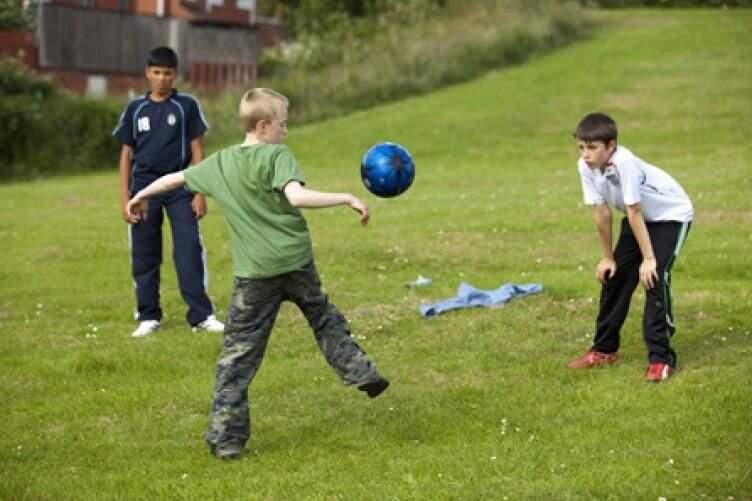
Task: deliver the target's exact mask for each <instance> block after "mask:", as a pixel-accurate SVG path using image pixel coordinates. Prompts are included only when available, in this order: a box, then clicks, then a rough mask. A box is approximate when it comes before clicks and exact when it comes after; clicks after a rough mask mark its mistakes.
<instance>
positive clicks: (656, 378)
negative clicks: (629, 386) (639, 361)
mask: <svg viewBox="0 0 752 501" xmlns="http://www.w3.org/2000/svg"><path fill="white" fill-rule="evenodd" d="M673 373H674V368H673V367H671V366H670V365H668V364H650V365H649V366H648V370H646V371H645V379H646V380H648V381H652V382H654V383H658V382H660V381H663V380H664V379H668V378H670V377H671V374H673Z"/></svg>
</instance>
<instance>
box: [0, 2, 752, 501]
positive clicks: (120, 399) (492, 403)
mask: <svg viewBox="0 0 752 501" xmlns="http://www.w3.org/2000/svg"><path fill="white" fill-rule="evenodd" d="M601 19H602V21H603V23H604V29H603V30H601V31H600V32H599V33H598V34H597V35H595V36H594V37H593V38H591V39H589V40H587V41H584V42H581V43H577V44H575V45H572V46H570V47H569V48H566V49H564V50H561V51H559V52H556V53H554V54H551V55H548V56H545V57H542V58H539V59H536V60H534V61H531V62H530V63H528V64H526V65H524V66H520V67H517V68H513V69H509V70H504V71H499V72H494V73H491V74H489V75H487V76H485V77H483V78H481V79H479V80H477V81H473V82H471V83H468V84H464V85H458V86H454V87H451V88H447V89H445V90H442V91H439V92H435V93H433V94H430V95H427V96H424V97H420V98H415V99H409V100H406V101H403V102H399V103H394V104H393V105H389V106H385V107H381V108H377V109H372V110H369V111H365V112H360V113H356V114H353V115H351V116H347V117H343V118H341V119H338V120H332V121H327V122H323V123H318V124H315V125H311V126H307V127H303V128H299V129H296V128H295V127H294V124H292V131H291V134H290V137H289V141H288V142H289V144H290V145H291V147H292V148H293V150H294V151H295V152H296V154H297V156H298V159H299V161H300V163H301V164H302V166H303V168H304V170H305V172H306V175H307V177H308V181H309V186H311V187H313V188H318V189H325V190H329V191H340V190H343V191H344V190H347V191H351V192H354V193H356V194H358V195H362V196H363V197H364V198H365V199H366V200H367V201H368V202H369V203H370V204H371V206H372V212H373V219H372V223H371V224H370V225H369V226H368V227H367V228H361V227H359V225H358V224H357V221H356V218H355V216H354V215H352V214H351V212H350V211H349V210H347V209H344V208H342V209H332V210H327V211H308V212H307V217H308V219H309V222H310V226H311V230H312V233H313V238H314V241H315V252H316V253H317V264H318V267H319V269H320V271H321V273H322V275H323V281H324V284H325V287H326V288H327V290H328V292H329V293H330V296H331V299H332V301H333V302H334V303H336V304H337V305H338V306H339V307H340V308H341V309H342V311H343V312H344V313H345V314H346V316H347V317H348V318H349V319H350V320H351V322H352V327H353V331H354V335H355V337H356V338H357V340H358V342H359V343H361V345H362V346H363V347H364V348H365V349H366V350H367V351H368V353H369V355H370V356H371V357H372V358H373V359H374V360H375V361H376V362H377V363H378V365H379V367H380V368H381V370H382V372H383V373H384V374H385V375H386V376H387V377H389V378H390V379H391V380H392V383H393V386H392V387H391V388H390V389H389V390H388V391H387V393H385V394H384V395H383V396H381V397H379V398H378V399H376V400H373V401H371V400H369V399H367V398H365V397H364V396H363V395H362V394H359V393H358V392H356V391H353V390H352V389H349V388H343V387H341V386H340V385H339V383H338V382H337V380H336V378H335V377H334V375H333V374H332V373H331V372H330V371H329V369H328V368H327V367H326V364H325V363H324V361H323V359H322V357H321V356H320V355H319V354H318V352H317V349H316V346H315V343H314V342H313V339H312V336H311V335H310V333H309V331H308V329H307V325H306V323H305V321H304V320H303V318H302V316H301V315H300V314H299V313H298V312H297V311H296V310H295V309H294V308H293V307H291V306H286V307H285V308H283V310H282V312H281V315H280V318H279V320H278V323H277V327H276V329H275V332H274V335H273V336H272V341H271V343H270V346H269V349H268V351H267V357H266V360H265V362H264V365H263V368H262V370H261V372H260V373H259V376H258V377H257V379H256V380H255V382H254V384H253V385H252V392H251V393H252V396H251V398H252V416H253V430H254V436H253V437H252V439H251V441H250V442H249V444H248V454H247V456H246V457H245V458H244V459H242V460H240V461H237V462H232V463H226V462H220V461H217V460H216V459H214V458H212V457H211V456H210V455H209V454H208V452H207V449H206V447H205V446H204V444H203V440H202V435H203V432H204V429H205V426H206V424H207V416H208V410H209V399H210V392H211V388H212V384H213V369H214V361H215V359H216V356H217V354H218V352H219V347H220V339H219V337H218V336H216V335H207V334H201V335H198V334H193V333H191V332H190V331H189V329H188V328H187V326H186V325H185V323H184V321H183V314H184V312H183V305H182V302H181V301H180V299H179V296H178V292H177V288H176V285H175V279H174V273H173V272H172V271H171V268H170V267H171V262H170V259H169V251H168V252H167V253H166V256H165V260H166V262H165V267H164V273H163V282H164V283H163V290H162V295H163V300H164V308H165V311H166V313H167V317H166V318H165V319H164V324H163V325H164V327H163V330H162V331H160V332H159V334H157V335H156V336H153V337H150V338H147V339H138V340H135V339H131V338H130V337H129V333H130V331H131V330H132V328H133V326H134V324H133V322H132V321H131V319H130V314H131V311H132V309H133V298H132V292H131V289H130V287H131V281H130V275H129V270H128V254H127V234H126V228H125V225H124V224H123V223H122V222H120V220H119V217H118V207H117V174H116V172H115V170H114V166H115V164H116V159H113V171H112V173H111V174H108V175H94V176H82V177H65V178H58V179H54V180H51V181H42V182H35V183H30V184H6V185H3V186H0V209H1V210H2V214H3V216H2V218H0V242H1V243H2V249H3V251H4V252H3V254H4V259H3V261H2V264H0V283H1V284H2V287H1V288H0V367H2V370H1V371H0V401H2V414H1V415H2V420H1V421H0V423H2V430H3V433H2V436H1V437H0V465H2V467H0V498H3V499H115V498H122V499H159V498H178V499H183V498H184V499H259V498H263V499H336V498H346V499H526V498H544V497H548V498H554V499H581V498H614V499H659V498H662V497H663V498H667V499H697V498H703V499H731V498H732V497H733V499H737V500H739V499H749V498H752V447H750V444H751V443H752V431H751V430H752V427H750V420H751V418H752V389H751V387H752V376H751V375H750V370H749V368H750V354H751V353H752V336H751V335H750V332H751V331H752V315H751V314H750V311H752V296H751V293H752V285H751V284H752V281H751V280H750V278H752V273H751V272H750V265H752V259H751V258H750V252H751V251H752V231H750V228H751V227H752V203H751V202H750V201H749V192H750V188H752V185H751V183H750V175H751V174H752V165H751V163H750V155H752V147H751V146H750V141H749V134H750V131H751V130H752V49H750V47H752V31H750V30H749V27H750V26H752V11H749V10H703V11H679V10H665V11H623V12H614V13H609V14H603V15H601ZM594 110H602V111H606V112H608V113H610V114H612V115H613V116H614V117H615V118H616V119H617V121H618V122H619V125H620V136H619V138H620V142H621V143H622V144H625V145H627V146H628V147H630V148H631V149H632V150H633V151H635V152H636V153H637V154H638V155H640V156H642V157H643V158H645V159H646V160H648V161H650V162H652V163H655V164H656V165H659V166H661V167H663V168H665V169H666V170H668V171H669V172H670V173H671V174H672V175H673V176H674V177H675V178H676V179H677V180H678V181H679V182H680V183H681V184H682V185H683V186H684V187H685V188H686V189H687V191H688V192H689V194H690V196H691V197H692V199H693V201H694V203H695V207H696V212H697V216H696V220H695V222H694V225H693V228H692V232H691V233H690V236H689V239H688V242H687V245H686V246H685V248H684V251H683V254H682V256H681V258H680V260H679V261H678V263H677V265H676V267H675V273H674V284H673V286H674V296H675V297H674V300H675V313H676V316H677V321H678V332H677V336H676V338H675V347H676V349H677V350H678V351H679V354H680V357H681V359H680V362H681V370H680V372H678V374H677V375H676V377H675V378H673V379H671V380H670V381H668V382H666V383H662V384H659V385H649V384H646V383H645V382H644V381H643V380H642V374H643V371H644V369H645V366H646V354H645V348H644V346H643V344H642V340H641V334H640V325H641V323H640V313H641V301H642V298H643V296H642V294H641V293H639V292H638V293H637V294H636V296H635V300H634V303H633V312H632V315H631V316H630V319H629V320H628V322H627V324H626V326H625V329H624V332H623V347H622V359H621V361H620V362H619V363H618V364H617V365H615V366H613V367H609V368H607V369H604V370H596V371H585V372H575V371H570V370H568V369H567V368H566V362H567V361H568V360H569V359H570V358H572V357H574V356H576V355H579V354H580V353H582V352H583V351H584V350H585V349H587V348H588V346H589V341H590V339H591V336H592V332H593V325H594V317H595V314H596V302H597V299H596V298H597V295H598V285H597V282H596V281H595V279H594V266H595V263H596V262H597V259H598V257H599V255H598V243H597V240H596V236H595V230H594V227H593V223H592V215H591V210H590V209H588V208H586V207H583V206H582V203H581V193H580V187H579V181H578V176H577V172H576V168H575V160H576V153H575V149H574V146H573V141H572V138H571V131H572V129H573V127H574V126H575V124H576V123H577V121H578V120H579V119H580V118H581V117H582V116H583V115H584V114H585V113H587V112H590V111H594ZM209 119H211V117H209ZM381 140H394V141H398V142H400V143H402V144H404V145H406V146H407V147H408V148H409V149H410V150H411V152H412V153H413V155H414V157H415V159H416V162H417V166H418V177H417V179H416V182H415V184H414V186H413V187H412V188H411V189H410V191H409V192H408V193H406V194H405V195H403V196H401V197H400V198H397V199H392V200H381V199H375V198H374V197H372V196H370V195H368V194H366V193H365V190H364V189H363V187H362V186H361V184H360V180H359V177H358V163H359V159H360V155H361V154H362V152H363V151H365V149H366V148H367V147H369V146H370V145H371V144H373V143H375V142H377V141H381ZM210 208H211V209H212V214H211V215H210V216H209V217H208V218H207V219H206V220H205V221H204V223H203V226H202V228H203V233H204V241H205V243H206V245H207V247H208V251H209V266H210V270H211V273H212V276H211V285H210V291H211V295H212V297H213V299H214V301H215V303H216V305H217V307H218V309H219V314H220V316H223V315H224V314H225V313H226V306H227V303H228V298H229V292H230V288H231V279H232V276H231V263H230V249H229V245H228V240H227V232H226V229H225V226H224V222H223V220H222V218H221V216H220V213H219V211H218V209H217V208H216V207H215V206H214V205H211V207H210ZM167 248H168V249H169V246H168V247H167ZM418 274H422V275H424V276H428V277H431V278H433V285H431V286H430V287H427V288H423V289H417V290H408V289H406V288H405V287H404V284H405V282H407V281H409V280H413V279H415V277H417V276H418ZM461 281H467V282H470V283H472V284H473V285H475V286H477V287H479V288H485V289H491V288H495V287H497V286H499V285H501V284H503V283H506V282H515V283H542V284H543V285H544V287H545V292H544V293H543V294H540V295H536V296H531V297H527V298H522V299H518V300H515V301H513V302H512V303H510V304H509V305H507V306H505V307H503V308H498V309H473V310H464V311H457V312H452V313H448V314H446V315H444V316H441V317H439V318H437V319H433V320H426V319H422V318H421V317H420V316H419V314H418V306H419V304H420V303H421V301H431V302H433V301H438V300H441V299H445V298H448V297H451V296H454V294H455V291H456V288H457V286H458V285H459V283H460V282H461Z"/></svg>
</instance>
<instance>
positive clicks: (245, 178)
mask: <svg viewBox="0 0 752 501" xmlns="http://www.w3.org/2000/svg"><path fill="white" fill-rule="evenodd" d="M183 173H184V175H185V180H186V184H187V185H188V189H190V190H191V191H192V192H194V193H196V192H197V193H203V194H205V195H208V196H210V197H212V198H213V199H214V200H216V201H217V203H218V204H219V206H220V207H221V208H222V211H223V212H224V215H225V219H226V220H227V224H228V225H229V228H230V241H231V242H232V258H233V271H234V273H235V276H238V277H244V278H268V277H273V276H275V275H280V274H282V273H287V272H290V271H293V270H297V269H299V268H300V267H301V266H303V265H305V264H307V263H308V262H310V261H311V260H312V259H313V249H312V247H311V237H310V234H309V232H308V225H307V224H306V221H305V218H303V215H302V214H301V212H300V210H298V209H297V208H295V207H293V206H292V205H290V202H289V201H288V200H287V197H286V196H285V194H284V192H283V190H284V187H285V185H286V184H287V183H289V182H290V181H298V182H300V183H301V184H303V183H305V179H304V177H303V172H302V171H301V170H300V167H299V166H298V163H297V162H296V161H295V157H294V156H293V154H292V152H291V151H290V150H289V149H288V148H287V146H285V145H282V144H257V145H253V146H240V145H237V146H231V147H229V148H225V149H223V150H220V151H218V152H216V153H214V154H213V155H211V156H209V157H207V158H206V159H205V160H203V161H202V162H199V163H198V164H196V165H193V166H191V167H189V168H187V169H186V170H184V171H183Z"/></svg>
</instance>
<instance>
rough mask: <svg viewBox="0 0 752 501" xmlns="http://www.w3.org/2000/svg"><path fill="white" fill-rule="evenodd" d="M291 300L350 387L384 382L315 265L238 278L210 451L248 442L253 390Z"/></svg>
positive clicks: (219, 369) (219, 368)
mask: <svg viewBox="0 0 752 501" xmlns="http://www.w3.org/2000/svg"><path fill="white" fill-rule="evenodd" d="M286 300H288V301H292V302H293V303H295V304H296V305H297V306H298V308H300V310H301V311H302V312H303V315H304V316H305V318H306V320H308V324H309V325H310V326H311V329H313V334H314V336H315V338H316V342H317V343H318V346H319V349H320V350H321V353H322V354H323V355H324V358H326V361H327V362H328V363H329V365H330V366H331V367H332V369H333V370H334V372H336V373H337V375H338V376H339V377H340V378H341V379H342V381H343V382H344V383H345V384H347V385H355V386H360V385H362V384H366V383H371V382H374V381H377V380H379V379H380V378H381V376H380V374H379V372H378V370H377V369H376V366H375V365H374V364H373V363H372V362H371V361H369V360H368V359H367V358H366V356H365V352H363V350H361V349H360V347H359V346H358V344H357V343H356V342H355V341H354V340H353V339H352V337H351V336H350V327H349V325H348V323H347V320H345V318H344V317H343V316H342V314H341V313H340V312H339V310H338V309H337V308H336V307H335V306H334V305H333V304H331V303H329V300H328V298H327V296H326V294H324V293H323V292H322V290H321V281H320V280H319V276H318V273H317V272H316V267H315V265H314V264H313V262H311V263H309V264H308V265H306V266H304V267H303V268H302V269H300V270H296V271H292V272H289V273H284V274H282V275H278V276H275V277H271V278H264V279H251V278H235V284H234V289H233V292H232V300H231V304H230V310H229V314H228V319H227V323H226V324H225V333H224V340H223V347H222V353H221V354H220V355H219V360H218V361H217V369H216V381H215V384H214V396H213V401H212V410H211V418H210V422H209V430H208V431H207V433H206V442H207V443H208V444H209V446H210V447H212V448H214V447H225V446H227V445H228V444H238V445H244V444H245V443H246V442H247V441H248V438H249V437H250V435H251V420H250V409H249V401H248V386H249V385H250V383H251V381H252V380H253V378H254V376H255V375H256V373H257V372H258V370H259V366H260V365H261V361H262V359H263V357H264V351H265V350H266V344H267V342H268V340H269V335H270V333H271V330H272V327H273V325H274V320H275V319H276V317H277V313H278V312H279V308H280V306H281V304H282V302H283V301H286Z"/></svg>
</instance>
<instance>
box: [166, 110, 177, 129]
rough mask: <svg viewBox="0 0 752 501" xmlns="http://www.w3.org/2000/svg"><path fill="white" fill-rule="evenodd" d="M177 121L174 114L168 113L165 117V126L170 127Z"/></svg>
mask: <svg viewBox="0 0 752 501" xmlns="http://www.w3.org/2000/svg"><path fill="white" fill-rule="evenodd" d="M177 121H178V117H176V116H175V114H174V113H170V114H169V115H167V125H169V126H170V127H172V126H173V125H175V124H176V123H177Z"/></svg>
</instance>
